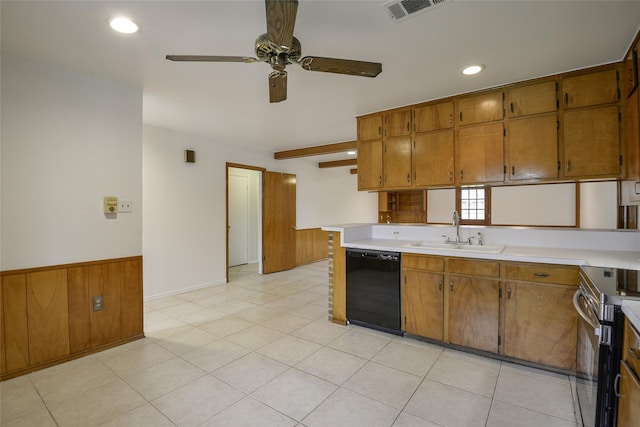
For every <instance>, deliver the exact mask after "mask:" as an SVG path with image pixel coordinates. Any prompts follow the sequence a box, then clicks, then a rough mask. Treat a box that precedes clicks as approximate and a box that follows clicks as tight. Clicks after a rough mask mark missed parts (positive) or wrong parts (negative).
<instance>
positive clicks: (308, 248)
mask: <svg viewBox="0 0 640 427" xmlns="http://www.w3.org/2000/svg"><path fill="white" fill-rule="evenodd" d="M327 242H328V234H327V232H326V231H322V230H321V229H320V228H305V229H302V230H296V266H300V265H305V264H311V263H313V262H316V261H322V260H325V259H327V258H328V256H329V247H328V244H327Z"/></svg>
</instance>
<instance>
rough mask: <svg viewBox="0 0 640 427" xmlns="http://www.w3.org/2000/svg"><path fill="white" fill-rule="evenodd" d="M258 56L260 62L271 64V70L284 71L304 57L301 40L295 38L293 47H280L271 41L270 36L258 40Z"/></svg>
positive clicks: (263, 36)
mask: <svg viewBox="0 0 640 427" xmlns="http://www.w3.org/2000/svg"><path fill="white" fill-rule="evenodd" d="M256 56H257V57H258V59H259V60H260V61H263V62H267V63H269V64H271V68H273V69H274V70H276V71H282V70H284V68H285V67H286V66H287V65H289V64H293V63H295V62H297V61H298V60H299V59H300V56H302V45H301V44H300V40H298V39H297V38H295V37H293V38H292V41H291V46H280V45H278V44H277V43H274V42H272V41H271V40H269V38H268V35H267V34H266V33H265V34H261V35H260V36H258V38H257V39H256Z"/></svg>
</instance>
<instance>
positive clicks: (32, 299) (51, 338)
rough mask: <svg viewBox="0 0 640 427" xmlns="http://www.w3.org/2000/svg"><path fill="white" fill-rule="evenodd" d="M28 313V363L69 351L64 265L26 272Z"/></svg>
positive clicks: (57, 356) (43, 361) (39, 361)
mask: <svg viewBox="0 0 640 427" xmlns="http://www.w3.org/2000/svg"><path fill="white" fill-rule="evenodd" d="M27 317H28V319H29V362H30V365H32V366H33V365H38V364H40V363H45V362H48V361H50V360H54V359H57V358H60V357H63V356H67V355H69V309H68V297H67V270H66V269H59V270H48V271H41V272H34V273H28V274H27Z"/></svg>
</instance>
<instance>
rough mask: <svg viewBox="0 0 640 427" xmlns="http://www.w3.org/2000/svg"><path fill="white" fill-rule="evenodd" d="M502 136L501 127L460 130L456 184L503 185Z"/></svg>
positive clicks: (486, 126)
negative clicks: (489, 183)
mask: <svg viewBox="0 0 640 427" xmlns="http://www.w3.org/2000/svg"><path fill="white" fill-rule="evenodd" d="M503 135H504V130H503V127H502V123H492V124H486V125H478V126H471V127H465V128H461V129H460V131H459V135H458V142H459V153H458V155H459V165H460V166H459V167H460V184H476V183H484V182H502V181H504V144H503V139H504V136H503Z"/></svg>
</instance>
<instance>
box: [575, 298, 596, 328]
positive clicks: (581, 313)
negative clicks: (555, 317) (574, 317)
mask: <svg viewBox="0 0 640 427" xmlns="http://www.w3.org/2000/svg"><path fill="white" fill-rule="evenodd" d="M581 296H582V292H580V289H578V290H576V293H575V294H573V306H574V307H575V309H576V311H577V312H578V315H579V316H580V317H582V318H583V319H584V320H585V321H586V322H587V323H588V324H589V325H591V326H592V327H593V329H595V330H596V331H599V330H600V323H599V322H596V321H594V320H593V319H592V318H591V316H589V315H587V314H586V313H585V312H584V311H582V307H580V297H581Z"/></svg>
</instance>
